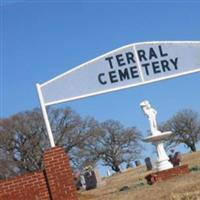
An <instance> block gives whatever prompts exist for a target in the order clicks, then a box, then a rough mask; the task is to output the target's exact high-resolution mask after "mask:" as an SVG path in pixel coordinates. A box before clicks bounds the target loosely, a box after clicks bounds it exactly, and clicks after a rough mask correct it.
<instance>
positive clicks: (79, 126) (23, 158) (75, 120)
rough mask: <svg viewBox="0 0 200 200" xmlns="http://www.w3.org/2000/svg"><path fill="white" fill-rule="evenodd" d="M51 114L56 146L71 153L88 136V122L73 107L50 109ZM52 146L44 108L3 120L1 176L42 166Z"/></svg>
mask: <svg viewBox="0 0 200 200" xmlns="http://www.w3.org/2000/svg"><path fill="white" fill-rule="evenodd" d="M48 113H49V119H50V122H51V127H52V130H53V134H54V137H55V143H56V145H58V146H62V147H64V148H65V150H66V152H69V153H70V152H71V151H72V149H73V148H75V147H77V146H78V145H81V143H82V141H83V140H84V138H85V137H86V135H85V131H86V125H85V122H84V120H82V119H81V117H80V116H79V115H78V114H77V113H75V112H74V111H73V110H71V109H70V108H66V109H49V110H48ZM48 147H49V141H48V139H47V134H46V128H45V125H44V121H43V117H42V114H41V111H40V109H34V110H32V111H28V112H22V113H18V114H16V115H14V116H11V117H10V118H7V119H1V120H0V155H1V163H2V164H1V166H0V170H1V171H0V176H1V177H6V176H10V175H13V174H16V173H18V174H19V173H22V172H25V171H33V170H37V169H41V167H42V156H43V153H44V151H45V150H46V149H47V148H48ZM11 164H12V165H11ZM8 166H10V168H8ZM5 171H6V173H5Z"/></svg>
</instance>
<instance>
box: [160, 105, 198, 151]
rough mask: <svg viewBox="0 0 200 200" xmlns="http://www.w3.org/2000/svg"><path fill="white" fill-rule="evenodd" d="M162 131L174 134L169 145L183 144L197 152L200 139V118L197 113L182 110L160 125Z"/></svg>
mask: <svg viewBox="0 0 200 200" xmlns="http://www.w3.org/2000/svg"><path fill="white" fill-rule="evenodd" d="M160 129H161V130H164V131H172V132H173V134H172V135H171V137H170V139H169V142H168V145H176V144H181V143H182V144H185V145H186V146H187V147H188V148H190V149H191V151H196V143H197V142H198V141H199V139H200V118H199V115H198V113H197V112H195V111H193V110H191V109H185V110H182V111H180V112H178V113H176V114H175V115H174V116H173V117H172V118H171V119H169V120H168V121H167V122H165V123H163V124H162V125H160Z"/></svg>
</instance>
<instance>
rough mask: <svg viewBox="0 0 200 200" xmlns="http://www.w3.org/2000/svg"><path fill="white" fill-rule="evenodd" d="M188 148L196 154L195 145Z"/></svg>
mask: <svg viewBox="0 0 200 200" xmlns="http://www.w3.org/2000/svg"><path fill="white" fill-rule="evenodd" d="M189 147H190V149H191V151H192V152H196V151H197V149H196V146H195V144H192V145H190V146H189Z"/></svg>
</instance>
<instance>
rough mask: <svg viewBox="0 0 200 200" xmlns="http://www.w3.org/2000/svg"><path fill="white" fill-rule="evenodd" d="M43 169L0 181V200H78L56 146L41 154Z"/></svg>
mask: <svg viewBox="0 0 200 200" xmlns="http://www.w3.org/2000/svg"><path fill="white" fill-rule="evenodd" d="M44 166H45V167H44V170H43V171H36V172H32V173H27V174H24V175H21V176H16V177H13V178H9V179H7V180H1V181H0V200H78V199H77V196H76V189H75V185H74V181H73V176H72V170H71V168H70V165H69V159H68V157H67V155H66V154H65V152H64V150H63V149H62V148H60V147H54V148H51V149H49V150H48V151H47V152H46V153H45V154H44Z"/></svg>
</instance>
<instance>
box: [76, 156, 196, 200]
mask: <svg viewBox="0 0 200 200" xmlns="http://www.w3.org/2000/svg"><path fill="white" fill-rule="evenodd" d="M183 164H189V167H190V168H191V167H194V166H199V167H200V152H197V153H190V154H186V155H184V157H183ZM149 173H150V172H146V169H145V167H143V166H141V167H138V168H135V169H130V170H127V171H126V172H123V173H121V174H117V175H114V176H112V177H110V178H107V179H106V184H105V185H104V186H101V187H99V188H97V189H94V190H90V191H82V192H80V193H79V195H80V200H134V199H135V200H147V199H148V200H160V199H163V200H200V171H198V172H191V173H189V174H187V175H183V176H179V177H175V178H172V179H169V180H167V181H164V182H159V183H156V184H154V185H152V186H149V185H147V183H146V180H145V179H144V177H145V176H146V175H147V174H149ZM123 186H128V187H129V188H130V189H129V190H127V191H123V192H120V191H119V190H120V188H122V187H123Z"/></svg>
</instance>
